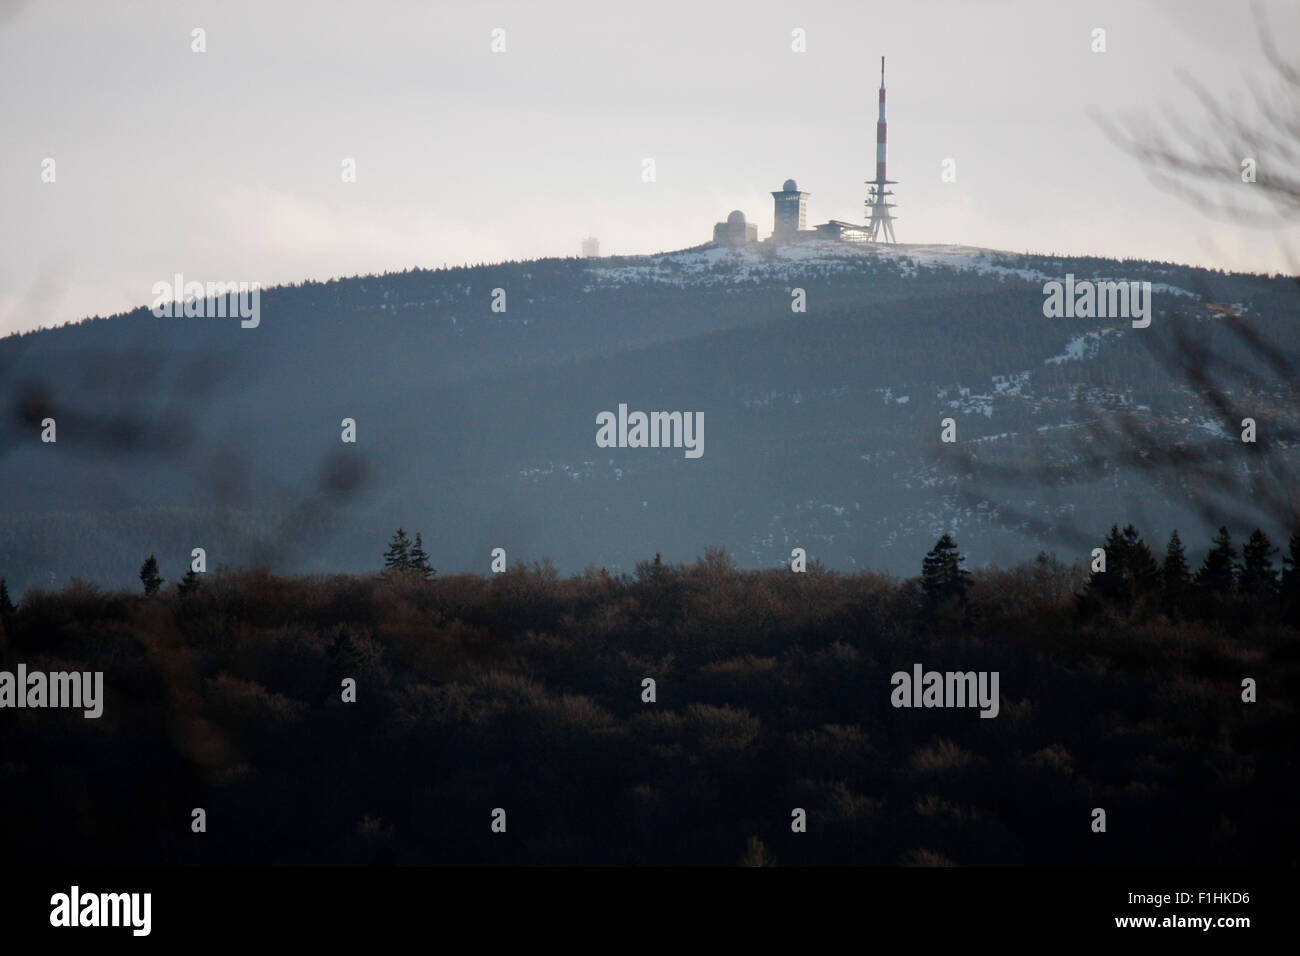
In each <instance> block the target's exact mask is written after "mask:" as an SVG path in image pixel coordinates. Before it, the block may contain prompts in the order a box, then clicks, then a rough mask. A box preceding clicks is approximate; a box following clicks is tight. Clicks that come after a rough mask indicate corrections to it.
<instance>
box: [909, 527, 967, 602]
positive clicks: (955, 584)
mask: <svg viewBox="0 0 1300 956" xmlns="http://www.w3.org/2000/svg"><path fill="white" fill-rule="evenodd" d="M965 560H966V559H965V558H964V557H963V556H962V555H961V554H960V553H959V552H958V551H957V542H956V541H954V540H953V539H952V535H950V534H945V535H944V536H943V537H942V538H940V539H939V540H938V541H937V542H935V545H934V547H933V548H931V549H930V550H929V551H928V552H926V555H925V558H924V560H922V562H921V590H922V592H923V593H924V594H925V603H926V606H927V607H929V608H931V609H934V608H937V607H940V606H941V605H944V604H947V603H949V602H956V603H958V604H960V605H962V606H963V607H964V606H965V604H966V591H967V588H968V587H969V585H970V572H969V571H966V570H965V569H963V568H962V566H961V565H962V562H963V561H965Z"/></svg>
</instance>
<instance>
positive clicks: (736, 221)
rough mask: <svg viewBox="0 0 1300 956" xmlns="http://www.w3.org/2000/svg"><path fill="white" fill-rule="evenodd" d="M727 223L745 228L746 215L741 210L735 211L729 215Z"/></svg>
mask: <svg viewBox="0 0 1300 956" xmlns="http://www.w3.org/2000/svg"><path fill="white" fill-rule="evenodd" d="M727 222H728V223H729V224H730V225H733V226H743V225H744V224H745V214H744V213H743V212H741V211H740V210H739V209H733V210H732V211H731V212H730V213H729V214H728V215H727Z"/></svg>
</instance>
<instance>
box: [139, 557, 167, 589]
mask: <svg viewBox="0 0 1300 956" xmlns="http://www.w3.org/2000/svg"><path fill="white" fill-rule="evenodd" d="M140 583H141V584H143V585H144V593H145V594H153V593H155V592H156V591H157V590H158V589H159V588H160V587H162V585H163V578H162V576H161V575H160V574H159V573H158V559H157V558H155V557H154V556H153V555H152V554H151V555H149V560H148V561H146V562H145V563H144V564H142V565H140Z"/></svg>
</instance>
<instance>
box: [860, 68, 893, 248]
mask: <svg viewBox="0 0 1300 956" xmlns="http://www.w3.org/2000/svg"><path fill="white" fill-rule="evenodd" d="M887 141H888V135H887V133H886V128H885V58H884V57H883V56H882V57H881V58H880V117H879V118H878V119H877V120H876V178H875V179H868V180H867V186H869V187H870V188H869V189H868V190H867V213H868V215H869V216H870V217H871V218H870V221H869V222H868V223H867V229H868V230H869V235H870V238H871V241H872V242H897V240H896V239H895V238H894V214H893V213H892V212H890V210H891V209H892V208H893V207H894V204H893V203H892V202H889V201H888V200H887V199H886V198H885V197H886V196H892V195H893V194H894V191H893V190H892V189H886V188H885V187H886V186H894V185H897V183H896V182H895V181H894V180H892V179H889V178H888V177H887V176H886V175H885V143H886V142H887Z"/></svg>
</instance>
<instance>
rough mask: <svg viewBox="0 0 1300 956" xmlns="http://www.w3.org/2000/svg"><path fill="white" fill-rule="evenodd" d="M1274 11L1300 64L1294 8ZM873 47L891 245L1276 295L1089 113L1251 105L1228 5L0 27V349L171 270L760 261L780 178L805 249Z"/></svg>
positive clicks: (200, 17) (128, 7)
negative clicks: (748, 257)
mask: <svg viewBox="0 0 1300 956" xmlns="http://www.w3.org/2000/svg"><path fill="white" fill-rule="evenodd" d="M1263 9H1264V11H1265V13H1266V14H1267V16H1268V18H1269V20H1270V22H1271V23H1272V32H1273V34H1274V36H1275V37H1276V38H1277V41H1278V43H1279V44H1280V45H1281V49H1282V52H1283V54H1284V55H1286V56H1287V57H1289V58H1291V59H1296V58H1297V49H1296V46H1297V43H1296V38H1300V4H1296V3H1294V2H1290V3H1273V4H1265V5H1264V8H1263ZM196 27H201V28H203V29H204V30H205V31H206V45H207V51H206V52H205V53H195V52H193V51H192V49H191V46H192V31H193V30H194V29H195V28H196ZM1097 27H1101V28H1104V29H1105V30H1106V45H1107V50H1106V52H1105V53H1093V52H1092V50H1091V45H1092V31H1093V30H1094V28H1097ZM494 28H502V29H504V31H505V44H506V50H505V52H504V53H493V52H492V50H491V44H492V31H493V29H494ZM796 28H802V29H803V30H804V31H806V37H807V40H806V42H807V51H806V52H804V53H796V52H793V51H792V49H791V43H792V31H793V30H794V29H796ZM882 54H883V55H886V56H887V57H888V77H887V79H888V88H889V126H890V129H889V133H890V137H889V139H890V143H889V145H890V154H889V163H890V175H891V178H893V179H897V180H899V185H898V186H896V187H895V189H896V191H897V196H896V199H897V201H898V203H899V206H898V209H897V210H896V212H897V214H898V216H899V217H900V218H899V220H898V222H897V233H898V238H899V240H900V241H901V242H946V243H961V244H967V245H978V246H986V247H990V248H995V249H1007V250H1013V251H1034V252H1059V253H1070V254H1074V253H1079V254H1083V253H1093V254H1103V255H1108V256H1133V257H1142V258H1153V259H1168V260H1176V261H1181V262H1188V263H1195V264H1201V265H1211V266H1216V267H1222V268H1228V269H1242V270H1251V271H1293V270H1294V266H1292V265H1289V261H1290V260H1289V259H1288V257H1287V255H1286V252H1285V250H1286V249H1287V248H1290V249H1292V250H1293V251H1294V250H1295V249H1296V248H1297V247H1300V242H1297V239H1298V238H1300V236H1298V234H1297V232H1296V231H1295V230H1294V229H1292V230H1290V231H1289V232H1284V231H1281V230H1278V229H1277V228H1273V229H1259V228H1238V227H1233V226H1231V225H1225V224H1223V223H1220V222H1217V221H1215V220H1212V219H1209V218H1206V217H1205V216H1204V215H1202V214H1201V212H1199V211H1198V210H1197V209H1196V208H1195V207H1193V206H1191V205H1188V204H1187V203H1185V202H1184V201H1182V200H1180V199H1178V198H1176V197H1174V196H1171V195H1169V194H1168V193H1166V192H1163V191H1161V190H1159V189H1158V188H1156V186H1154V185H1153V184H1152V182H1151V181H1150V180H1149V178H1148V177H1147V176H1146V174H1145V173H1144V171H1143V169H1142V168H1141V167H1140V166H1139V165H1138V164H1137V163H1136V162H1135V161H1134V160H1133V159H1132V158H1131V157H1129V156H1127V155H1125V154H1124V153H1123V152H1122V151H1121V150H1119V149H1118V148H1116V147H1115V146H1114V145H1113V144H1112V143H1111V142H1110V141H1109V140H1108V139H1106V137H1105V136H1104V135H1103V134H1102V132H1101V130H1100V129H1099V127H1098V125H1097V123H1096V122H1095V120H1094V119H1093V116H1094V115H1096V114H1098V113H1101V114H1104V115H1107V116H1112V117H1116V118H1122V117H1126V116H1142V115H1152V116H1159V115H1161V114H1162V113H1164V114H1167V113H1168V112H1169V111H1170V110H1171V109H1173V110H1176V111H1183V112H1185V113H1186V114H1187V115H1189V116H1195V115H1196V112H1195V101H1194V99H1193V97H1192V95H1191V93H1190V92H1189V91H1188V90H1187V89H1186V87H1185V86H1184V85H1183V83H1182V82H1181V80H1180V73H1179V71H1180V70H1181V71H1185V72H1190V73H1193V74H1194V75H1195V76H1196V77H1197V78H1198V79H1199V80H1200V81H1201V82H1202V83H1203V84H1204V85H1205V86H1206V87H1208V88H1210V89H1212V90H1218V91H1222V92H1223V93H1225V94H1227V95H1231V96H1234V97H1239V98H1240V101H1241V102H1242V104H1243V108H1247V107H1248V105H1249V99H1250V97H1249V94H1248V83H1249V82H1250V80H1251V78H1252V77H1255V78H1258V77H1260V76H1262V75H1263V73H1264V66H1263V63H1262V60H1261V57H1260V55H1259V52H1258V45H1257V42H1256V35H1255V25H1254V20H1253V18H1252V15H1251V12H1250V8H1249V6H1248V5H1247V4H1245V3H1237V2H1231V0H1222V2H1184V0H1169V2H1150V3H1135V2H1128V0H1120V2H1114V3H1109V2H1087V3H1048V2H1043V0H1034V2H983V3H976V2H968V0H952V2H941V0H897V2H894V3H878V2H865V0H848V2H816V3H813V2H804V3H801V2H797V0H796V2H789V0H782V2H757V0H727V2H710V0H691V2H682V3H678V2H666V0H654V2H646V3H624V2H612V0H597V2H556V0H526V2H519V3H515V2H492V0H473V2H439V0H432V2H430V0H410V2H399V0H371V2H368V3H356V2H324V0H313V2H310V3H308V2H294V3H289V2H275V0H251V2H243V0H208V2H199V0H189V2H187V0H156V2H154V0H122V2H111V3H110V2H104V0H81V2H73V0H41V2H35V0H33V2H22V0H18V2H15V0H0V217H2V218H0V222H2V224H3V227H4V228H3V231H2V232H0V333H7V332H11V331H16V330H21V329H28V328H34V327H37V326H40V325H53V324H58V323H61V322H66V321H69V320H75V319H77V318H81V317H84V316H86V315H92V314H103V315H107V314H111V313H114V312H118V311H123V310H126V309H128V308H131V307H134V306H137V305H144V304H148V303H149V302H150V301H151V300H152V298H153V296H152V294H151V287H152V286H153V284H154V283H155V282H158V281H160V280H169V279H170V277H171V276H172V275H173V273H176V272H180V273H183V274H184V275H185V277H186V278H187V279H197V280H200V281H207V280H222V281H250V282H251V281H258V282H261V283H262V284H263V285H271V284H276V283H281V282H289V281H297V280H301V279H306V278H317V279H323V278H329V277H331V276H343V275H356V274H359V273H367V272H380V271H388V270H400V269H404V268H407V267H411V266H426V267H435V266H440V265H443V264H449V265H452V264H464V263H475V262H481V261H491V260H500V259H516V258H535V257H541V256H557V255H560V256H562V255H575V254H577V253H578V251H579V244H580V241H581V239H582V238H583V237H584V236H586V235H588V234H593V235H595V236H597V237H598V238H599V239H600V242H601V246H602V252H605V253H622V254H635V253H648V252H656V251H659V250H665V249H676V248H681V247H684V246H690V245H694V244H697V243H699V242H702V241H705V240H707V239H709V238H710V237H711V235H712V227H713V224H714V223H715V222H716V221H718V220H721V219H723V218H725V216H726V214H727V213H728V212H729V211H730V210H732V209H741V210H743V211H744V212H745V214H746V215H747V216H748V217H749V219H750V220H751V221H754V222H757V223H758V226H759V235H760V236H763V237H765V236H767V235H768V234H770V232H771V229H772V208H771V206H772V203H771V198H770V196H769V195H768V193H769V192H770V191H771V190H773V189H779V188H780V186H781V183H782V181H783V180H785V179H786V178H789V177H793V178H795V179H797V180H798V182H799V185H800V188H802V189H805V190H807V191H809V192H811V194H812V197H811V200H810V205H809V222H810V225H811V224H812V223H816V222H823V221H825V220H827V219H830V218H838V219H849V220H854V221H861V220H862V218H863V212H862V204H863V198H864V195H865V187H864V186H863V184H862V183H863V180H865V179H867V178H869V177H870V176H871V175H873V172H874V169H873V167H874V141H875V105H876V88H877V86H878V76H879V58H880V56H881V55H882ZM1243 150H1244V148H1243ZM1243 155H1249V154H1248V153H1245V152H1244V151H1243ZM349 157H350V158H353V159H355V161H356V173H357V181H356V182H355V183H345V182H343V180H342V175H341V172H342V162H343V160H344V159H345V158H349ZM46 158H53V159H54V160H55V164H56V165H55V173H56V177H57V178H56V181H55V182H54V183H52V184H51V183H44V182H42V178H41V177H42V163H43V161H44V160H45V159H46ZM645 158H652V159H653V160H654V161H655V168H656V176H657V178H656V181H655V182H653V183H647V182H643V181H642V169H643V165H642V164H643V160H644V159H645ZM947 158H952V159H954V160H955V161H956V172H957V180H956V182H952V183H945V182H943V181H941V176H940V174H941V171H942V163H943V161H944V160H945V159H947ZM1259 161H1260V162H1261V163H1263V162H1266V161H1267V157H1260V158H1259ZM1226 175H1227V177H1228V180H1229V181H1231V179H1232V176H1233V171H1231V170H1229V171H1228V172H1227V174H1226ZM1242 188H1249V187H1246V186H1244V185H1243V186H1242Z"/></svg>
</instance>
